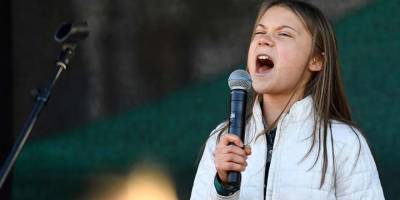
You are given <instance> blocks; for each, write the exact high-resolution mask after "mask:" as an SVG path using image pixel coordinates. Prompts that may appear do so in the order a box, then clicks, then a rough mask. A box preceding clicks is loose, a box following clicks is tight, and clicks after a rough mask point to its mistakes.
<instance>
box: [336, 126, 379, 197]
mask: <svg viewBox="0 0 400 200" xmlns="http://www.w3.org/2000/svg"><path fill="white" fill-rule="evenodd" d="M344 132H345V133H344V134H345V135H346V137H344V140H343V144H344V145H343V147H342V148H341V149H340V150H339V152H338V153H339V154H338V155H337V157H336V158H337V159H336V162H337V164H338V165H337V177H336V197H337V199H338V200H355V199H365V200H380V199H385V198H384V195H383V191H382V186H381V182H380V180H379V175H378V171H377V168H376V165H375V162H374V158H373V157H372V154H371V151H370V149H369V146H368V144H367V142H366V140H365V138H364V137H363V136H362V135H361V134H360V133H358V132H356V133H357V135H356V134H354V132H353V130H351V129H350V128H348V129H346V130H345V131H344ZM357 136H358V137H357Z"/></svg>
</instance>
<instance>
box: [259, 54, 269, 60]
mask: <svg viewBox="0 0 400 200" xmlns="http://www.w3.org/2000/svg"><path fill="white" fill-rule="evenodd" d="M258 59H260V60H267V59H269V60H270V57H269V56H266V55H260V56H258Z"/></svg>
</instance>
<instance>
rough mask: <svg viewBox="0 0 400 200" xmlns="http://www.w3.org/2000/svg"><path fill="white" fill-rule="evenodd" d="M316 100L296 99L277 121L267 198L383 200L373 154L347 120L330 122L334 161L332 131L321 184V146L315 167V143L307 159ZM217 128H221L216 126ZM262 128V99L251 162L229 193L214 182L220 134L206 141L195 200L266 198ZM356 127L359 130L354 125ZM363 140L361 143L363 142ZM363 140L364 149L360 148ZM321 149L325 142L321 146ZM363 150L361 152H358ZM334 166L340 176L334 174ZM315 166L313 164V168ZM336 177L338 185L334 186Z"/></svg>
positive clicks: (249, 133)
mask: <svg viewBox="0 0 400 200" xmlns="http://www.w3.org/2000/svg"><path fill="white" fill-rule="evenodd" d="M313 112H314V109H313V100H312V98H311V97H310V96H308V97H306V98H305V99H303V100H301V101H298V102H296V103H295V104H293V106H292V107H291V109H290V111H289V112H288V114H284V115H283V116H282V117H281V119H280V120H279V122H278V126H277V132H276V136H275V142H274V146H273V153H272V160H271V165H270V170H269V174H268V183H267V191H266V194H265V195H266V199H267V200H278V199H279V200H313V199H315V200H324V199H329V200H334V199H338V200H339V199H340V200H358V199H367V200H380V199H384V195H383V191H382V187H381V183H380V180H379V175H378V172H377V169H376V165H375V162H374V159H373V157H372V155H371V152H370V149H369V147H368V144H367V143H366V141H365V139H364V137H363V136H362V135H361V134H360V133H358V132H357V135H358V136H359V139H360V140H358V138H357V135H356V134H354V132H353V130H352V129H351V128H350V127H349V126H348V125H345V124H343V123H339V122H333V123H332V129H331V130H332V137H333V144H334V156H335V163H332V149H331V145H330V144H331V142H332V140H331V135H330V134H331V133H330V131H329V132H328V137H327V141H328V148H327V149H328V160H329V162H328V168H327V173H326V178H325V184H324V185H323V186H322V188H320V180H321V175H322V171H321V169H322V168H321V166H322V160H323V158H322V155H323V153H322V151H321V153H320V155H319V156H320V159H318V161H317V163H316V164H315V166H314V167H313V168H311V167H312V165H313V164H314V161H315V158H316V156H317V152H318V144H316V146H315V148H314V149H313V151H312V153H311V154H310V155H309V156H308V157H306V158H305V159H304V160H303V161H302V158H303V157H304V156H305V155H306V153H307V152H308V150H309V148H310V145H311V142H312V137H310V136H311V133H312V129H313V123H314V120H313V117H312V116H313ZM217 129H218V127H217ZM263 129H264V125H263V119H262V111H261V107H260V104H259V103H256V105H255V106H254V108H253V117H252V118H251V119H250V121H249V123H247V125H246V138H245V144H249V145H250V146H251V148H252V154H251V155H250V156H249V157H248V159H247V163H248V166H247V168H246V170H245V171H244V172H243V173H242V183H241V189H240V190H239V191H237V192H236V193H234V194H233V195H231V196H220V195H218V194H217V192H216V190H215V187H214V177H215V175H216V169H215V164H214V156H213V153H214V150H215V146H216V137H217V135H218V133H216V134H213V135H212V136H211V137H210V138H209V139H208V141H207V144H206V147H205V150H204V153H203V156H202V159H201V161H200V163H199V166H198V169H197V174H196V177H195V180H194V184H193V189H192V194H191V199H192V200H206V199H209V200H214V199H232V200H233V199H236V200H237V199H240V200H251V199H257V200H262V199H264V194H263V191H264V189H263V186H264V173H265V171H264V170H265V163H266V159H267V158H266V156H267V154H266V149H267V144H266V139H265V135H262V136H260V137H258V139H255V136H256V135H258V134H259V133H260V132H262V131H263ZM354 130H355V131H357V130H356V129H354ZM359 141H360V143H359ZM359 144H361V151H360V154H358V153H359V151H358V150H359ZM321 149H322V145H321ZM358 155H359V156H358ZM333 167H335V169H336V175H335V174H334V173H333ZM310 168H311V169H310ZM335 180H336V185H335Z"/></svg>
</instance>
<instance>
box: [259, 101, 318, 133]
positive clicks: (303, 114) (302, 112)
mask: <svg viewBox="0 0 400 200" xmlns="http://www.w3.org/2000/svg"><path fill="white" fill-rule="evenodd" d="M313 104H314V102H313V99H312V97H311V96H310V95H309V96H306V97H305V98H303V99H302V100H300V101H297V102H295V103H294V104H293V105H292V107H291V108H290V109H289V111H288V112H287V113H286V114H284V115H283V116H285V115H286V118H287V119H288V120H289V121H290V122H301V121H304V120H306V119H308V118H309V117H310V115H311V114H312V113H313V110H314V105H313ZM253 117H254V120H255V123H256V127H257V129H258V130H260V129H261V130H263V129H264V123H263V120H264V119H263V114H262V109H261V102H260V99H259V98H258V96H257V97H256V101H255V103H254V106H253ZM280 120H281V119H280Z"/></svg>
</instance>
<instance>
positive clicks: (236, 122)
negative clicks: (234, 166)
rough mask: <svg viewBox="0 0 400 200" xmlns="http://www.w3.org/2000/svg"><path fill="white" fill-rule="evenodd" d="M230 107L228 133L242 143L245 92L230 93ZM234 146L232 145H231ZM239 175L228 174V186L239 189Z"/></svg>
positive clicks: (236, 90)
mask: <svg viewBox="0 0 400 200" xmlns="http://www.w3.org/2000/svg"><path fill="white" fill-rule="evenodd" d="M230 102H231V105H230V111H231V112H230V117H229V129H228V132H229V133H231V134H234V135H236V136H238V137H239V138H240V139H241V140H242V142H243V141H244V131H245V120H246V119H245V118H246V105H247V92H246V91H245V90H241V89H234V90H232V91H231V101H230ZM232 145H234V144H232ZM240 183H241V173H240V172H236V171H230V172H228V184H229V185H232V186H234V187H238V188H240Z"/></svg>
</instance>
